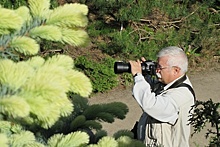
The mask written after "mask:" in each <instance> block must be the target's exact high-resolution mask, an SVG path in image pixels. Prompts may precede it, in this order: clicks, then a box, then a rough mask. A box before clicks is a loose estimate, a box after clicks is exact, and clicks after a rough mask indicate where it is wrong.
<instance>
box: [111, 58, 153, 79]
mask: <svg viewBox="0 0 220 147" xmlns="http://www.w3.org/2000/svg"><path fill="white" fill-rule="evenodd" d="M156 67H157V64H156V62H153V61H151V60H147V61H145V62H142V63H141V68H142V74H143V75H156ZM114 72H115V74H121V73H124V72H128V73H131V65H130V63H125V62H120V61H119V62H115V64H114Z"/></svg>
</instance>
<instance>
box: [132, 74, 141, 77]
mask: <svg viewBox="0 0 220 147" xmlns="http://www.w3.org/2000/svg"><path fill="white" fill-rule="evenodd" d="M139 75H142V74H141V73H136V74H135V75H133V77H136V76H139Z"/></svg>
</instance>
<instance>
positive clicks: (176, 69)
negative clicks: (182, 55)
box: [173, 66, 181, 75]
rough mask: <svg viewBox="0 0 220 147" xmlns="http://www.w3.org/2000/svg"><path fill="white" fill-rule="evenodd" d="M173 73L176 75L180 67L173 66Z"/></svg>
mask: <svg viewBox="0 0 220 147" xmlns="http://www.w3.org/2000/svg"><path fill="white" fill-rule="evenodd" d="M173 70H174V74H175V75H178V74H179V73H180V72H181V69H180V68H179V67H177V66H173Z"/></svg>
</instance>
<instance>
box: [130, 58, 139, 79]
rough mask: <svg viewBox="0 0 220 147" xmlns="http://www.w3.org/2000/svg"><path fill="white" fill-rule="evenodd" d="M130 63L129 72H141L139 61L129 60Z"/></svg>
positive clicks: (133, 73)
mask: <svg viewBox="0 0 220 147" xmlns="http://www.w3.org/2000/svg"><path fill="white" fill-rule="evenodd" d="M129 63H130V64H131V74H132V75H133V76H134V75H135V74H136V73H142V69H141V61H140V60H137V61H129Z"/></svg>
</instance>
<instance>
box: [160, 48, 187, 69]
mask: <svg viewBox="0 0 220 147" xmlns="http://www.w3.org/2000/svg"><path fill="white" fill-rule="evenodd" d="M164 56H168V57H169V58H168V61H167V64H168V65H169V66H170V67H172V66H177V67H179V68H180V69H181V72H182V73H186V72H187V70H188V59H187V56H186V54H185V52H184V51H183V50H182V49H181V48H179V47H176V46H169V47H166V48H163V49H162V50H160V52H159V53H158V55H157V57H158V58H159V57H164Z"/></svg>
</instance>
